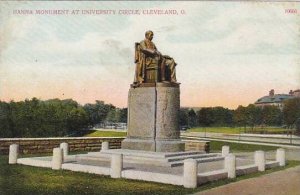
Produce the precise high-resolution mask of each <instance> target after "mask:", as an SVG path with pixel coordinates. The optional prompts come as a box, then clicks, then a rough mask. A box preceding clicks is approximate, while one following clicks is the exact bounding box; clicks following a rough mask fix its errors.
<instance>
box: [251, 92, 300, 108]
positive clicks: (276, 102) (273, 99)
mask: <svg viewBox="0 0 300 195" xmlns="http://www.w3.org/2000/svg"><path fill="white" fill-rule="evenodd" d="M295 97H300V89H297V90H295V91H293V90H290V92H289V94H275V91H274V89H271V90H270V91H269V95H268V96H264V97H261V98H259V99H258V100H257V101H256V102H255V103H254V104H255V105H256V106H260V107H264V106H277V107H279V108H280V109H282V108H283V102H284V101H285V100H288V99H292V98H295Z"/></svg>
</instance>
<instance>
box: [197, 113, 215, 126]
mask: <svg viewBox="0 0 300 195" xmlns="http://www.w3.org/2000/svg"><path fill="white" fill-rule="evenodd" d="M197 118H198V124H199V125H200V126H204V127H207V126H211V125H212V124H213V123H214V120H213V119H214V116H213V111H212V108H201V109H200V110H199V111H198V112H197Z"/></svg>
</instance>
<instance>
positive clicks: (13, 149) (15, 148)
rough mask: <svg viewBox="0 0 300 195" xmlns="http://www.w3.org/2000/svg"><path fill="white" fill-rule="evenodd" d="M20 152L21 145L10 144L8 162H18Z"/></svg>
mask: <svg viewBox="0 0 300 195" xmlns="http://www.w3.org/2000/svg"><path fill="white" fill-rule="evenodd" d="M18 153H19V145H18V144H12V145H10V146H9V159H8V164H17V159H18Z"/></svg>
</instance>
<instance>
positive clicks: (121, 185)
mask: <svg viewBox="0 0 300 195" xmlns="http://www.w3.org/2000/svg"><path fill="white" fill-rule="evenodd" d="M220 144H222V143H220ZM229 144H232V143H229ZM237 145H242V144H236V146H237ZM243 145H244V144H243ZM236 146H234V145H232V146H231V147H236ZM28 156H33V155H23V156H22V157H28ZM39 156H40V155H39ZM7 162H8V157H7V156H3V155H0V194H1V195H14V194H16V195H18V194H25V195H26V194H30V195H34V194H49V195H51V194H53V195H54V194H55V195H56V194H70V195H76V194H80V195H81V194H124V195H125V194H143V195H147V194H149V195H150V194H192V193H195V192H199V191H203V190H207V189H210V188H214V187H218V186H221V185H225V184H228V183H231V182H236V181H240V180H242V179H248V178H253V177H258V176H261V175H264V174H268V173H271V172H274V171H279V170H283V169H286V168H290V167H295V166H298V165H300V161H288V162H287V166H285V167H277V168H273V169H270V170H266V171H265V172H257V173H253V174H249V175H244V176H240V177H238V178H236V179H225V180H219V181H215V182H210V183H207V184H205V185H201V186H199V187H198V188H196V189H185V188H183V187H181V186H174V185H166V184H159V183H154V182H143V181H137V180H126V179H111V178H110V177H107V176H100V175H95V174H87V173H79V172H72V171H66V170H60V171H53V170H51V169H48V168H38V167H30V166H24V165H8V163H7Z"/></svg>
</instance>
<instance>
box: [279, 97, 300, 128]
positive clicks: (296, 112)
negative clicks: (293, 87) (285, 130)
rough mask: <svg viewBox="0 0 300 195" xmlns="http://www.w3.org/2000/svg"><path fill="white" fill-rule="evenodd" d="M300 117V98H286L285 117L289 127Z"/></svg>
mask: <svg viewBox="0 0 300 195" xmlns="http://www.w3.org/2000/svg"><path fill="white" fill-rule="evenodd" d="M299 118H300V98H293V99H289V100H286V101H285V102H284V105H283V119H284V122H285V124H286V125H288V127H289V128H292V127H293V126H294V125H296V121H297V120H298V119H299Z"/></svg>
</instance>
